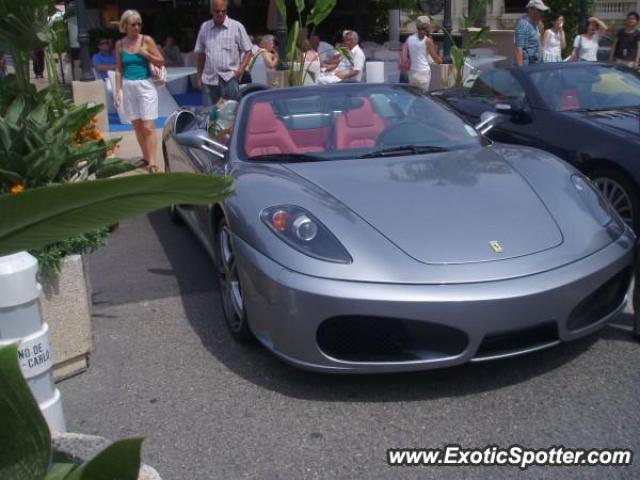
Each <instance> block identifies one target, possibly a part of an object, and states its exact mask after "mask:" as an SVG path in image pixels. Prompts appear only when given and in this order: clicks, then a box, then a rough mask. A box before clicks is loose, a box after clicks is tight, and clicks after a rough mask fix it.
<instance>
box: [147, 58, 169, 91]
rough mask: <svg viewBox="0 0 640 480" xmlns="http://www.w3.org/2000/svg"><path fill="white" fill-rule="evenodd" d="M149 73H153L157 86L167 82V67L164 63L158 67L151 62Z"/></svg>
mask: <svg viewBox="0 0 640 480" xmlns="http://www.w3.org/2000/svg"><path fill="white" fill-rule="evenodd" d="M149 73H150V74H151V80H152V81H153V83H154V84H155V85H156V86H158V87H161V86H162V85H164V84H165V83H167V68H166V67H165V66H164V65H160V66H159V67H158V66H157V65H154V64H153V63H151V62H149Z"/></svg>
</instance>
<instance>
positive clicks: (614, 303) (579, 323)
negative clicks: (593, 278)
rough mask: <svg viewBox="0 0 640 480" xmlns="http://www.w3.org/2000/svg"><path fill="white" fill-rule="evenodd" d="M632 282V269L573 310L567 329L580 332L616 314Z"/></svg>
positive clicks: (624, 272) (605, 285)
mask: <svg viewBox="0 0 640 480" xmlns="http://www.w3.org/2000/svg"><path fill="white" fill-rule="evenodd" d="M630 281H631V270H630V269H626V270H623V271H622V272H620V273H618V274H617V275H616V276H615V277H613V278H611V279H610V280H609V281H607V282H606V283H605V284H604V285H602V286H601V287H600V288H598V289H597V290H596V291H595V292H593V293H592V294H591V295H589V296H588V297H587V298H585V299H584V300H583V301H582V302H580V304H579V305H578V306H577V307H576V308H574V309H573V312H571V315H570V316H569V322H568V323H567V328H568V329H569V330H579V329H581V328H584V327H587V326H589V325H591V324H593V323H595V322H597V321H598V320H602V319H603V318H604V317H606V316H607V315H609V314H610V313H612V312H614V311H615V310H616V308H618V307H619V306H620V305H621V304H622V302H623V301H624V297H625V295H626V294H627V290H628V288H629V282H630Z"/></svg>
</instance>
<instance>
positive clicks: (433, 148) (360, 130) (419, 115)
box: [237, 85, 485, 162]
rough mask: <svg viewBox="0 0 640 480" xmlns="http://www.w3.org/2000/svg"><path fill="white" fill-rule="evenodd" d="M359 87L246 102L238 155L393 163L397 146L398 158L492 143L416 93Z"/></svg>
mask: <svg viewBox="0 0 640 480" xmlns="http://www.w3.org/2000/svg"><path fill="white" fill-rule="evenodd" d="M352 87H353V86H337V85H334V86H331V87H319V88H314V87H304V88H302V89H292V90H271V91H269V92H264V93H261V94H260V95H256V96H255V97H253V98H251V99H247V105H246V107H245V109H244V113H243V118H242V119H240V122H239V123H238V125H239V128H238V132H237V134H238V142H237V147H238V154H239V155H238V156H239V157H240V158H241V159H243V160H249V161H274V162H279V161H323V160H338V159H348V158H374V157H376V156H389V155H388V154H387V152H391V151H393V149H394V148H395V147H399V148H396V150H397V152H398V155H410V154H411V155H417V154H428V153H434V152H441V151H449V150H457V149H464V148H472V147H477V146H479V145H483V144H484V142H485V141H484V139H483V138H482V137H481V136H479V135H478V133H477V132H476V130H475V129H474V128H473V127H471V126H470V125H468V124H466V123H465V122H464V120H462V119H461V118H460V117H458V116H457V115H456V114H454V113H452V112H451V111H449V110H448V109H447V108H445V107H443V106H442V105H441V104H440V103H438V102H437V101H435V100H433V99H431V98H430V97H429V96H425V95H422V94H420V93H419V92H418V91H416V90H414V89H412V88H408V87H402V86H391V85H359V86H358V87H359V88H358V89H354V88H352ZM422 146H428V147H429V148H421V147H422ZM400 147H401V148H400ZM377 152H380V155H377Z"/></svg>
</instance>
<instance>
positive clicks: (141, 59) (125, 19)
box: [114, 10, 164, 173]
mask: <svg viewBox="0 0 640 480" xmlns="http://www.w3.org/2000/svg"><path fill="white" fill-rule="evenodd" d="M141 29H142V19H141V17H140V14H139V13H138V12H137V11H135V10H127V11H126V12H124V13H123V14H122V17H121V18H120V31H121V32H123V33H126V36H125V37H124V38H123V39H122V40H119V41H118V42H117V43H116V94H115V97H114V103H115V106H116V108H119V107H120V105H122V107H123V108H124V111H125V114H126V116H127V118H129V120H131V124H132V125H133V128H134V130H135V132H136V138H137V140H138V144H139V145H140V149H141V150H142V160H141V162H140V166H148V167H149V172H151V173H155V172H157V171H158V166H157V164H156V143H157V139H156V125H155V120H156V119H157V118H158V92H157V90H156V87H155V85H154V84H153V81H152V80H151V73H150V71H149V64H150V63H152V64H154V65H157V66H160V65H163V64H164V58H163V56H162V54H161V53H160V50H159V49H158V46H157V45H156V42H154V41H153V38H151V37H149V36H147V35H142V34H141V33H140V31H141Z"/></svg>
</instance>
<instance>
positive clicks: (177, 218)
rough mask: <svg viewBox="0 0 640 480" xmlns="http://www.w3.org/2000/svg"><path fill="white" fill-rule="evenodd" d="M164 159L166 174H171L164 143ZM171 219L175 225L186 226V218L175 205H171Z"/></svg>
mask: <svg viewBox="0 0 640 480" xmlns="http://www.w3.org/2000/svg"><path fill="white" fill-rule="evenodd" d="M162 159H163V160H164V171H165V173H171V168H170V167H169V160H167V149H166V147H165V146H164V142H163V143H162ZM169 218H170V219H171V223H173V224H175V225H184V218H182V216H181V215H180V214H179V213H178V209H177V208H176V206H175V205H169Z"/></svg>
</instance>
